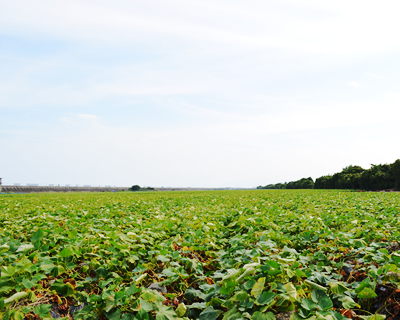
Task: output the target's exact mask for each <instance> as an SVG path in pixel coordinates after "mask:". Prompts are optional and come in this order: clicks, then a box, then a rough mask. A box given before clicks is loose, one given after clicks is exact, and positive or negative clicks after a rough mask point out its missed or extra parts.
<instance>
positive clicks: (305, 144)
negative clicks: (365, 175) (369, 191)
mask: <svg viewBox="0 0 400 320" xmlns="http://www.w3.org/2000/svg"><path fill="white" fill-rule="evenodd" d="M399 9H400V4H399V3H398V1H397V0H395V1H391V0H382V1H379V2H376V1H358V0H346V1H343V0H335V1H320V0H302V1H294V0H268V1H259V0H248V1H237V0H229V1H228V0H212V1H211V0H201V1H199V0H169V1H165V0H133V1H132V0H129V1H128V0H112V1H111V0H96V1H95V0H58V1H54V0H36V1H31V0H12V1H11V0H4V1H1V2H0V121H1V125H0V147H1V149H0V152H1V157H0V177H2V178H3V184H5V185H7V184H8V185H12V184H14V183H21V184H26V183H37V184H41V185H47V184H61V185H64V184H71V185H93V186H95V185H102V186H103V185H117V186H131V185H134V184H139V185H141V186H153V187H161V186H164V187H166V186H172V187H234V188H235V187H248V188H251V187H256V186H258V185H266V184H270V183H278V182H285V181H293V180H298V179H300V178H303V177H312V178H314V179H315V178H318V177H320V176H322V175H326V174H333V173H335V172H339V171H341V169H342V168H344V167H346V166H348V165H360V166H362V167H364V168H369V167H370V165H371V164H383V163H392V162H394V161H395V160H396V159H399V158H400V148H399V137H400V121H399V119H400V63H399V56H400V38H399V36H398V31H399V30H400V19H398V11H399Z"/></svg>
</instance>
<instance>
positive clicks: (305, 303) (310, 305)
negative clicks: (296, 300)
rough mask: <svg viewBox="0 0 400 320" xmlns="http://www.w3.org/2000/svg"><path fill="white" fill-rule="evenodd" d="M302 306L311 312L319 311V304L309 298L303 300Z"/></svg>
mask: <svg viewBox="0 0 400 320" xmlns="http://www.w3.org/2000/svg"><path fill="white" fill-rule="evenodd" d="M301 306H302V307H303V308H304V309H306V310H309V311H314V310H315V309H317V304H316V303H315V302H314V301H312V300H310V299H307V298H303V300H302V301H301Z"/></svg>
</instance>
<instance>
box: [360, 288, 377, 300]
mask: <svg viewBox="0 0 400 320" xmlns="http://www.w3.org/2000/svg"><path fill="white" fill-rule="evenodd" d="M377 296H378V295H377V294H376V293H375V291H374V290H372V289H371V288H364V289H363V290H362V291H361V292H359V293H358V294H357V297H358V298H361V299H372V298H375V297H377Z"/></svg>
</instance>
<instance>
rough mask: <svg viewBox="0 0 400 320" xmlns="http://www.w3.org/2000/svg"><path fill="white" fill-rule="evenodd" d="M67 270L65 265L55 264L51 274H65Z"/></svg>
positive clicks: (55, 275)
mask: <svg viewBox="0 0 400 320" xmlns="http://www.w3.org/2000/svg"><path fill="white" fill-rule="evenodd" d="M64 272H65V269H64V267H63V266H55V267H54V268H53V269H52V270H51V274H52V275H53V276H54V277H57V276H59V275H60V274H63V273H64Z"/></svg>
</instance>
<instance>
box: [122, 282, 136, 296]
mask: <svg viewBox="0 0 400 320" xmlns="http://www.w3.org/2000/svg"><path fill="white" fill-rule="evenodd" d="M138 291H139V290H138V288H136V285H135V284H133V285H131V286H130V287H129V288H128V289H126V290H125V295H126V296H128V297H130V296H131V295H133V294H135V293H136V292H138Z"/></svg>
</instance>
